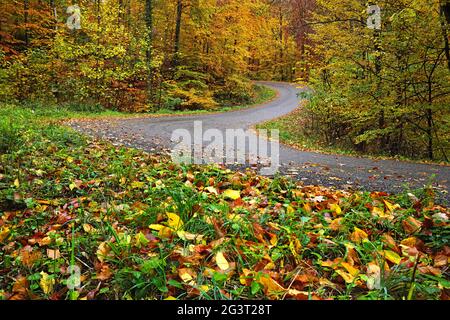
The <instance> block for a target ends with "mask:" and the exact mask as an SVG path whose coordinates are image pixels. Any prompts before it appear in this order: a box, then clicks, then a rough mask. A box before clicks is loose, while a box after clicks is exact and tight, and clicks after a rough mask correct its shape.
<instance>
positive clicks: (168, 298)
mask: <svg viewBox="0 0 450 320" xmlns="http://www.w3.org/2000/svg"><path fill="white" fill-rule="evenodd" d="M164 300H178V299H177V298H175V297H173V296H168V297H167V298H165V299H164Z"/></svg>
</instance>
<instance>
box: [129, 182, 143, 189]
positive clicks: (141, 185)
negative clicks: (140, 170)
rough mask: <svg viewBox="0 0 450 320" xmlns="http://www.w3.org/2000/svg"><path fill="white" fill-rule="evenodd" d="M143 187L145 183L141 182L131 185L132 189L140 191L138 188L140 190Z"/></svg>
mask: <svg viewBox="0 0 450 320" xmlns="http://www.w3.org/2000/svg"><path fill="white" fill-rule="evenodd" d="M144 186H145V182H141V181H133V182H132V183H131V188H132V189H140V188H142V187H144Z"/></svg>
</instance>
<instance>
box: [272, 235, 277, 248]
mask: <svg viewBox="0 0 450 320" xmlns="http://www.w3.org/2000/svg"><path fill="white" fill-rule="evenodd" d="M277 243H278V238H277V235H276V234H271V235H270V244H271V245H272V246H276V245H277Z"/></svg>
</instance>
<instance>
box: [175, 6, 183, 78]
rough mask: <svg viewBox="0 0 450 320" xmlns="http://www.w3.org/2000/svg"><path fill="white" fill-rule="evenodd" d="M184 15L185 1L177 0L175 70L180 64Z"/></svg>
mask: <svg viewBox="0 0 450 320" xmlns="http://www.w3.org/2000/svg"><path fill="white" fill-rule="evenodd" d="M182 15H183V2H182V0H177V18H176V24H175V44H174V54H173V69H174V72H175V71H176V68H177V66H178V62H179V61H178V60H179V54H180V38H181V17H182Z"/></svg>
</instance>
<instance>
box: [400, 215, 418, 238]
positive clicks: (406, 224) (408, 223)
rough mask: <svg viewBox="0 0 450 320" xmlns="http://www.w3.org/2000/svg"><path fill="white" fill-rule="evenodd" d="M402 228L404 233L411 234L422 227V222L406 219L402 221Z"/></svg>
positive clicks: (410, 218) (411, 218)
mask: <svg viewBox="0 0 450 320" xmlns="http://www.w3.org/2000/svg"><path fill="white" fill-rule="evenodd" d="M402 226H403V230H405V232H406V233H408V234H412V233H414V232H417V231H418V230H419V229H420V228H421V227H422V222H420V221H419V220H417V219H414V218H413V217H408V218H406V219H405V220H403V221H402Z"/></svg>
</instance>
